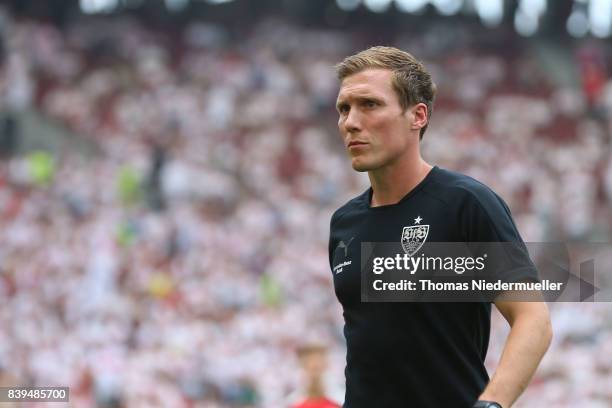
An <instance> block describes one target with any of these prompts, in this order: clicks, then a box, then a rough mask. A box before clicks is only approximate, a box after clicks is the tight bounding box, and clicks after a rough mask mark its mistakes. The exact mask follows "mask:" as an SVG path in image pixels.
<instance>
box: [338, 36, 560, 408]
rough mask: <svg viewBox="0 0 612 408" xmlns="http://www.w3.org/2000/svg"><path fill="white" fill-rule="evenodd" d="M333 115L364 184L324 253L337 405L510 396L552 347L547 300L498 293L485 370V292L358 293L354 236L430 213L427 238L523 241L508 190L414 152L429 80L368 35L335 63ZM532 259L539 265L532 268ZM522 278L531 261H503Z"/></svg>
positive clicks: (427, 108) (367, 236)
mask: <svg viewBox="0 0 612 408" xmlns="http://www.w3.org/2000/svg"><path fill="white" fill-rule="evenodd" d="M336 72H337V75H338V78H339V80H340V91H339V94H338V98H337V105H336V107H337V110H338V115H339V120H338V127H339V130H340V134H341V136H342V140H343V141H344V145H345V147H346V149H347V151H348V155H349V157H350V159H351V165H352V167H353V169H355V170H356V171H360V172H364V171H367V172H368V176H369V179H370V184H371V188H369V189H368V190H367V191H365V192H364V193H363V194H361V195H359V196H357V197H355V198H354V199H352V200H350V201H349V202H348V203H346V204H345V205H343V206H342V207H341V208H339V209H338V210H337V211H336V212H335V213H334V214H333V216H332V219H331V225H330V241H329V262H330V267H331V268H332V274H333V280H334V288H335V292H336V296H337V297H338V300H339V301H340V303H341V304H342V307H343V314H344V321H345V325H344V335H345V338H346V342H347V356H346V369H345V376H346V396H345V402H344V407H345V408H399V407H414V408H439V407H450V408H470V407H500V406H501V407H503V408H509V407H510V406H512V404H513V403H514V402H515V401H516V399H517V398H518V397H519V396H520V394H521V393H522V392H523V391H524V390H525V388H526V387H527V385H528V383H529V381H530V379H531V377H532V376H533V373H534V372H535V370H536V368H537V366H538V364H539V362H540V360H541V359H542V356H543V355H544V353H545V352H546V350H547V349H548V346H549V345H550V341H551V337H552V329H551V323H550V317H549V313H548V308H547V305H546V304H545V303H543V302H511V301H508V300H498V299H499V298H498V299H496V300H495V302H493V303H494V304H495V306H496V307H497V308H498V309H499V311H500V312H501V314H502V315H503V316H504V318H505V319H506V320H507V321H508V323H509V325H510V327H511V330H510V334H509V335H508V338H507V339H506V343H505V346H504V350H503V353H502V356H501V359H500V361H499V363H498V366H497V369H496V371H495V373H494V375H493V376H492V378H489V376H488V374H487V371H486V369H485V366H484V360H485V356H486V352H487V347H488V343H489V333H490V324H491V323H490V321H491V303H490V302H462V303H445V302H396V303H393V302H388V303H384V302H383V303H375V302H372V303H368V302H362V301H361V297H360V293H361V292H360V289H361V286H360V285H361V277H360V266H359V265H360V243H361V242H395V241H399V240H400V239H402V229H403V227H404V226H407V225H420V224H428V228H429V231H428V237H427V240H428V241H434V242H435V241H438V242H457V241H459V242H521V243H522V239H521V237H520V235H519V232H518V231H517V228H516V226H515V224H514V221H513V220H512V217H511V214H510V210H509V209H508V207H507V205H506V204H505V203H504V201H503V200H502V199H501V198H500V197H499V196H497V195H496V194H495V193H494V192H493V191H492V190H491V189H489V188H488V187H487V186H485V185H483V184H482V183H480V182H478V181H476V180H474V179H472V178H470V177H468V176H465V175H462V174H459V173H456V172H453V171H450V170H446V169H443V168H440V167H438V166H432V165H430V164H428V163H427V162H425V161H424V160H423V158H422V157H421V153H420V142H421V140H422V139H423V135H424V133H425V130H426V129H427V125H428V122H429V119H430V117H431V113H432V109H433V103H434V98H435V93H436V90H435V85H434V84H433V82H432V79H431V76H430V74H429V73H428V72H427V70H426V69H425V67H424V66H423V64H422V63H420V62H419V61H418V60H416V59H415V58H414V57H413V56H412V55H411V54H409V53H407V52H404V51H401V50H399V49H396V48H392V47H372V48H369V49H367V50H364V51H362V52H359V53H358V54H355V55H352V56H350V57H347V58H346V59H345V60H344V61H342V62H341V63H340V64H338V65H337V66H336ZM534 269H535V268H534ZM511 272H512V273H514V272H515V273H516V274H517V276H516V277H517V279H520V278H525V279H528V278H529V277H530V274H532V273H533V272H534V271H530V270H528V269H524V268H523V269H521V270H517V271H511Z"/></svg>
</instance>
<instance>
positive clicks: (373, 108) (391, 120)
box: [336, 68, 418, 171]
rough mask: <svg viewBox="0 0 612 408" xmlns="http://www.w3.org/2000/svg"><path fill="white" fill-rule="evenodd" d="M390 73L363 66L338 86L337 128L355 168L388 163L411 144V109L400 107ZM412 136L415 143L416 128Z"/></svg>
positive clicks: (377, 167) (368, 167)
mask: <svg viewBox="0 0 612 408" xmlns="http://www.w3.org/2000/svg"><path fill="white" fill-rule="evenodd" d="M392 76H393V72H392V71H391V70H388V69H378V68H377V69H366V70H363V71H361V72H358V73H356V74H353V75H350V76H348V77H346V78H344V80H343V81H342V84H341V85H340V92H339V94H338V100H337V102H336V108H337V110H338V114H339V119H338V128H339V130H340V134H341V135H342V139H343V140H344V146H345V147H346V148H347V150H348V154H349V156H350V157H351V164H352V166H353V169H355V170H357V171H372V170H377V169H380V168H383V167H385V166H389V165H392V164H393V163H394V162H396V161H397V160H398V159H399V158H400V157H402V156H403V155H405V154H406V152H407V151H408V150H409V146H410V145H411V144H414V143H415V141H414V140H412V139H414V137H413V136H414V135H413V134H412V133H414V132H411V129H412V128H413V127H414V123H413V121H414V114H413V110H412V109H406V110H405V111H404V110H403V109H402V107H401V106H400V104H399V99H398V96H397V94H396V92H395V91H394V90H393V88H392V85H391V79H392ZM416 135H417V136H416V142H417V144H418V129H417V133H416Z"/></svg>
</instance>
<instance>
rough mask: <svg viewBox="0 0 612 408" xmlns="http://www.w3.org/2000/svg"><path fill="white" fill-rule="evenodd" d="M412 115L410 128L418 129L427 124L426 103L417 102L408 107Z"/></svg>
mask: <svg viewBox="0 0 612 408" xmlns="http://www.w3.org/2000/svg"><path fill="white" fill-rule="evenodd" d="M410 112H411V116H412V125H411V129H412V130H419V129H422V128H424V127H425V125H427V105H425V104H424V103H422V102H421V103H417V104H416V105H414V106H413V107H411V108H410Z"/></svg>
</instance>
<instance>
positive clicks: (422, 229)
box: [402, 216, 429, 256]
mask: <svg viewBox="0 0 612 408" xmlns="http://www.w3.org/2000/svg"><path fill="white" fill-rule="evenodd" d="M422 220H423V219H422V218H421V217H420V216H418V217H417V218H415V219H414V223H415V224H417V225H413V226H410V227H404V230H403V231H402V248H403V249H404V252H406V253H407V254H408V256H412V255H414V254H415V253H416V252H417V251H418V250H419V249H421V247H422V246H423V244H424V243H425V240H426V239H427V235H428V234H429V225H420V223H421V221H422Z"/></svg>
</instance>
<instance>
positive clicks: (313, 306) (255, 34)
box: [0, 0, 612, 408]
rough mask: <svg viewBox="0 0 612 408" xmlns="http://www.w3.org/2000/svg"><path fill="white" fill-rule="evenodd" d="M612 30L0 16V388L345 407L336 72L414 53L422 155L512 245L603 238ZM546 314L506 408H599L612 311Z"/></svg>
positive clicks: (521, 12) (463, 2)
mask: <svg viewBox="0 0 612 408" xmlns="http://www.w3.org/2000/svg"><path fill="white" fill-rule="evenodd" d="M611 33H612V0H576V1H571V0H555V1H547V0H514V1H508V0H394V1H392V0H309V1H298V0H282V1H281V0H276V1H274V0H233V1H232V0H225V1H223V0H215V1H213V0H208V1H204V0H165V1H162V0H80V1H74V0H63V1H60V0H57V1H55V0H48V1H39V0H13V1H6V0H4V1H2V2H0V63H1V65H0V67H1V69H0V157H1V158H0V231H1V233H0V386H2V385H4V386H7V385H12V384H22V385H38V386H50V385H64V386H70V387H71V403H70V406H73V407H176V408H182V407H265V408H277V407H278V408H283V407H290V406H292V404H295V403H296V402H299V401H300V400H303V399H304V398H305V396H306V394H308V393H309V392H311V391H312V389H313V386H312V382H313V379H315V380H316V382H317V384H318V389H319V391H318V392H319V393H320V394H322V395H326V396H327V397H328V398H329V399H330V400H331V401H335V402H337V403H340V404H341V403H342V400H343V395H344V394H343V393H344V389H343V384H344V376H343V369H344V357H345V354H344V353H345V345H344V339H343V335H342V325H343V319H342V313H341V308H340V306H339V305H338V302H337V300H336V298H335V295H334V292H333V287H332V284H331V272H330V270H329V265H328V257H327V238H328V232H329V219H330V216H331V214H332V212H333V211H334V210H335V209H336V208H337V207H339V206H340V205H342V204H343V203H345V202H346V201H347V200H348V199H349V198H351V197H352V196H354V195H356V194H359V193H361V192H362V191H363V190H365V189H366V188H367V187H368V185H369V184H368V180H367V176H365V175H363V174H357V173H355V172H354V171H353V170H352V169H351V167H350V164H349V161H348V159H347V157H346V155H345V152H344V148H343V145H342V142H341V140H340V137H339V136H338V133H337V127H336V122H337V115H336V112H335V109H334V104H335V98H336V93H337V90H338V83H337V81H336V79H335V75H334V71H333V68H332V67H333V65H334V64H335V63H337V62H339V61H340V60H341V59H342V58H344V57H345V56H347V55H349V54H352V53H354V52H356V51H358V50H361V49H363V48H365V47H367V46H371V45H381V44H385V45H394V46H397V47H400V48H402V49H404V50H407V51H409V52H412V53H413V54H415V55H416V56H417V57H418V58H420V59H422V60H423V61H424V62H425V64H426V66H427V67H428V68H429V70H430V71H431V72H432V74H433V77H434V80H435V82H436V83H437V85H438V89H439V96H438V99H437V103H436V106H435V110H434V113H433V117H432V123H431V125H430V127H429V130H428V131H427V133H426V135H425V137H424V139H423V141H422V148H423V152H424V157H425V159H426V160H428V161H429V162H431V163H435V164H438V165H440V166H442V167H446V168H449V169H452V170H456V171H460V172H464V173H466V174H468V175H471V176H473V177H475V178H477V179H479V180H481V181H483V182H484V183H486V184H488V185H489V186H491V187H492V188H493V189H494V190H495V191H497V192H498V193H499V194H500V195H501V196H502V197H503V198H504V199H505V200H506V202H507V203H508V204H509V206H510V208H511V210H512V212H513V215H514V217H515V220H516V222H517V224H518V227H519V230H520V231H521V234H522V236H523V238H524V240H525V241H564V240H570V241H589V242H609V241H610V238H611V234H612V208H611V205H610V204H611V202H612V159H611V151H610V145H611V136H612V76H611V73H612V71H611V68H612V45H611V44H612V43H611V41H612V37H611ZM551 308H552V317H553V325H554V330H555V337H554V340H553V345H552V347H551V350H550V351H549V352H548V354H547V355H546V357H545V359H544V361H543V363H542V365H541V367H540V369H539V371H538V373H537V375H536V377H535V378H534V381H533V383H532V384H531V385H530V387H529V389H528V390H527V391H526V392H525V394H524V395H523V397H522V398H521V399H520V400H519V402H518V403H517V404H516V406H517V407H536V406H537V407H539V406H548V407H587V408H598V407H610V406H612V358H610V356H612V305H610V304H606V303H591V304H588V303H581V304H579V303H560V304H553V305H551ZM506 326H507V325H506V323H505V321H503V319H502V318H500V316H499V314H497V312H495V313H494V316H493V333H492V338H491V343H490V348H489V355H488V359H487V367H488V368H489V369H490V372H491V373H492V370H494V369H495V364H496V362H497V359H498V358H499V355H500V353H501V349H502V346H503V342H504V340H505V335H506V334H507V332H508V329H507V327H506ZM300 350H301V351H300ZM304 350H307V351H308V352H305V351H304ZM308 356H314V357H313V358H312V359H311V360H309V358H310V357H308ZM315 377H316V378H315ZM314 388H317V387H314ZM321 389H322V390H323V391H321ZM309 390H310V391H309ZM7 406H8V405H7ZM23 406H29V407H38V406H46V405H44V404H39V405H36V404H29V405H26V404H24V405H23ZM54 406H60V405H59V404H55V405H54ZM321 406H323V405H321Z"/></svg>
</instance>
